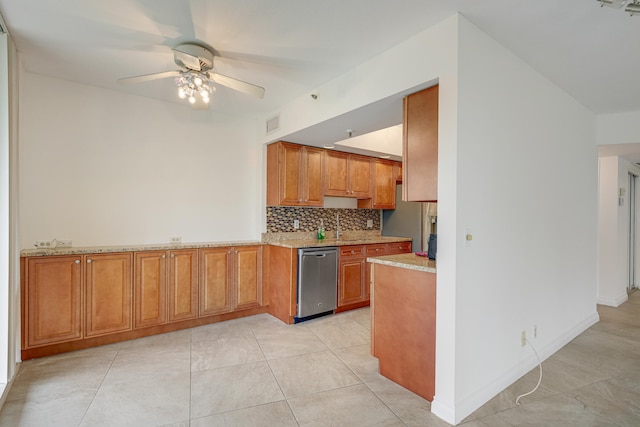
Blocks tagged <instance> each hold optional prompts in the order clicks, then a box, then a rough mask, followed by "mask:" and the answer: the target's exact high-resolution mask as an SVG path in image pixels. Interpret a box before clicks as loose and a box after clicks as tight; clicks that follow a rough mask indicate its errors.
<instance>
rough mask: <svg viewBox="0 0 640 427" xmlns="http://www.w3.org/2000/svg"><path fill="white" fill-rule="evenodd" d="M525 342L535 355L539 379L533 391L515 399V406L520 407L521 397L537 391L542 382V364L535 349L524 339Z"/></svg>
mask: <svg viewBox="0 0 640 427" xmlns="http://www.w3.org/2000/svg"><path fill="white" fill-rule="evenodd" d="M525 342H526V343H527V344H529V346H530V347H531V349H532V350H533V353H534V354H535V355H536V359H538V367H540V378H538V384H536V386H535V387H534V388H533V390H531V391H530V392H528V393H524V394H521V395H520V396H518V398H517V399H516V405H520V402H519V400H520V398H521V397H525V396H529V395H530V394H531V393H533V392H534V391H536V390H537V389H538V387H540V383H541V382H542V362H541V361H540V357H539V356H538V352H537V351H536V348H535V347H534V346H533V344H531V343H530V342H529V340H528V339H526V338H525Z"/></svg>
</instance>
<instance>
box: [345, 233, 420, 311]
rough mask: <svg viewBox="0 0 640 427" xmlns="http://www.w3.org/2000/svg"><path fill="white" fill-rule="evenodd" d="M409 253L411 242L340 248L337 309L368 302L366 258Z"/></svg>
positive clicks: (368, 273) (368, 280)
mask: <svg viewBox="0 0 640 427" xmlns="http://www.w3.org/2000/svg"><path fill="white" fill-rule="evenodd" d="M409 252H411V242H397V243H381V244H372V245H358V246H342V247H340V248H339V254H340V257H339V261H338V307H339V308H340V307H348V306H355V305H357V304H366V303H367V302H368V301H369V298H370V294H371V286H370V281H371V280H370V276H371V274H370V270H369V267H368V266H367V258H370V257H376V256H383V255H393V254H402V253H409ZM351 308H353V307H351Z"/></svg>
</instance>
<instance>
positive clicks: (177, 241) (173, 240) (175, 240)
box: [169, 236, 182, 245]
mask: <svg viewBox="0 0 640 427" xmlns="http://www.w3.org/2000/svg"><path fill="white" fill-rule="evenodd" d="M169 243H171V244H172V245H179V244H181V243H182V236H173V237H171V238H170V239H169Z"/></svg>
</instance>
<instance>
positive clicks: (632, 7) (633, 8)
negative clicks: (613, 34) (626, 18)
mask: <svg viewBox="0 0 640 427" xmlns="http://www.w3.org/2000/svg"><path fill="white" fill-rule="evenodd" d="M624 11H625V12H629V13H630V14H631V16H633V14H634V13H640V3H638V2H637V1H634V2H633V3H629V4H628V5H627V6H626V7H625V8H624Z"/></svg>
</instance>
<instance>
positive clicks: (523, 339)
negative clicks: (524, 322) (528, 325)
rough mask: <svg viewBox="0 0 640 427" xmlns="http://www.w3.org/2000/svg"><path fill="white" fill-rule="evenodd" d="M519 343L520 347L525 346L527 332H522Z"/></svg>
mask: <svg viewBox="0 0 640 427" xmlns="http://www.w3.org/2000/svg"><path fill="white" fill-rule="evenodd" d="M520 343H521V344H522V347H524V346H525V345H527V331H522V334H521V335H520Z"/></svg>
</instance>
